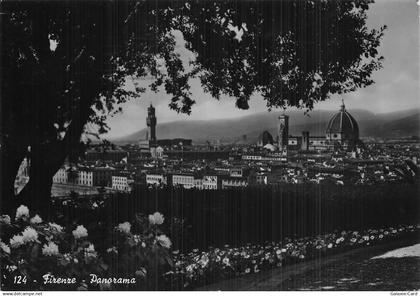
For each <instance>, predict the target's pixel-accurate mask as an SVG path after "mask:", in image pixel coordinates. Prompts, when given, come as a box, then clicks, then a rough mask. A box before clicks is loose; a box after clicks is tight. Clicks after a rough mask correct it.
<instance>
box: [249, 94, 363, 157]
mask: <svg viewBox="0 0 420 296" xmlns="http://www.w3.org/2000/svg"><path fill="white" fill-rule="evenodd" d="M278 119H279V121H278V127H277V139H276V141H274V140H273V136H272V135H271V134H270V133H269V132H268V131H264V132H263V133H262V134H261V135H260V137H259V139H258V142H257V146H259V147H264V148H266V149H268V150H270V151H273V147H275V150H276V151H279V152H281V153H283V154H286V153H287V151H288V150H301V151H309V150H327V149H343V150H352V149H354V148H355V147H356V146H357V145H358V144H360V143H361V142H360V139H359V125H358V124H357V121H356V120H355V119H354V117H353V116H352V115H351V114H350V113H349V112H347V110H346V107H345V105H344V102H343V103H342V105H341V107H340V110H339V112H337V113H336V114H334V115H333V116H332V117H331V119H330V120H329V122H328V124H327V127H326V129H325V135H324V136H311V135H310V134H309V132H308V131H302V135H301V136H292V135H289V116H288V115H285V114H282V115H280V116H279V118H278Z"/></svg>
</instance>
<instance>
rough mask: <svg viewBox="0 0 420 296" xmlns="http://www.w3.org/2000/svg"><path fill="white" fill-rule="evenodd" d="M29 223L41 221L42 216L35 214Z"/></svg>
mask: <svg viewBox="0 0 420 296" xmlns="http://www.w3.org/2000/svg"><path fill="white" fill-rule="evenodd" d="M31 223H32V224H39V223H42V218H41V217H40V216H38V215H35V216H34V217H33V218H32V219H31Z"/></svg>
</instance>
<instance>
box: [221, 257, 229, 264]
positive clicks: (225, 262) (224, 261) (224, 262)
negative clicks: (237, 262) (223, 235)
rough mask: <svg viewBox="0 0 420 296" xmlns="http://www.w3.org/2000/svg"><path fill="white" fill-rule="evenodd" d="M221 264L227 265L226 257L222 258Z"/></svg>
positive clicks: (227, 259)
mask: <svg viewBox="0 0 420 296" xmlns="http://www.w3.org/2000/svg"><path fill="white" fill-rule="evenodd" d="M222 262H223V264H224V265H229V258H228V257H225V258H223V260H222Z"/></svg>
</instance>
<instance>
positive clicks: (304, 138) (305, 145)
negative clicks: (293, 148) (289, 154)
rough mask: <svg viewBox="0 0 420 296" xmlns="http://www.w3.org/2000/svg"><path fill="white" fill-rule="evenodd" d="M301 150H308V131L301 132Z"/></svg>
mask: <svg viewBox="0 0 420 296" xmlns="http://www.w3.org/2000/svg"><path fill="white" fill-rule="evenodd" d="M301 150H303V151H308V150H309V132H308V131H303V132H302V146H301Z"/></svg>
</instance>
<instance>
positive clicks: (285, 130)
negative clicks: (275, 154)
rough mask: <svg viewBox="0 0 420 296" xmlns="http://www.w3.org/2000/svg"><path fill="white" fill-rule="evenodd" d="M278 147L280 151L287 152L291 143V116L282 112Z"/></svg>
mask: <svg viewBox="0 0 420 296" xmlns="http://www.w3.org/2000/svg"><path fill="white" fill-rule="evenodd" d="M277 138H278V148H279V151H280V152H283V153H287V145H288V144H289V116H288V115H285V114H282V115H280V116H279V125H278V130H277Z"/></svg>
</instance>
